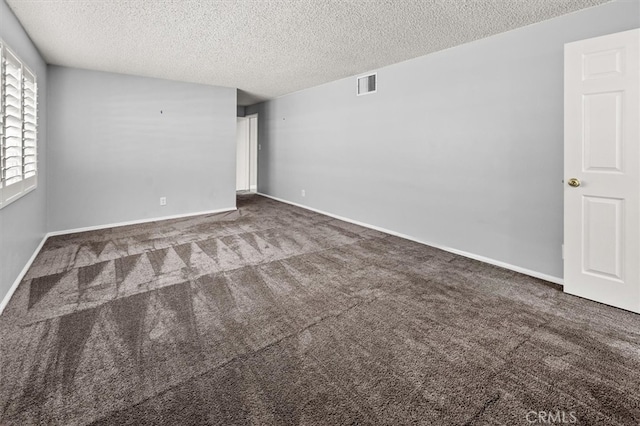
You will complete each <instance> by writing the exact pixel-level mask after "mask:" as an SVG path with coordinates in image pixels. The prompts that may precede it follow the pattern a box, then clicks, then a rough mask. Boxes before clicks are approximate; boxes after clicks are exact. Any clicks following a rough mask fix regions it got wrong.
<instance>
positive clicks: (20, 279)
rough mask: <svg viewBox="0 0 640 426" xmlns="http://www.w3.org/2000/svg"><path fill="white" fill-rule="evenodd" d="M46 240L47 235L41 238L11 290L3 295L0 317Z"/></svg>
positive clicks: (0, 303)
mask: <svg viewBox="0 0 640 426" xmlns="http://www.w3.org/2000/svg"><path fill="white" fill-rule="evenodd" d="M47 238H49V234H47V235H45V236H44V237H42V241H40V244H38V247H36V250H35V251H34V252H33V254H32V255H31V257H30V258H29V260H28V261H27V264H26V265H24V268H22V271H20V273H19V274H18V277H17V278H16V280H15V281H14V282H13V284H12V285H11V288H9V291H8V292H7V294H5V295H4V298H3V299H2V301H0V315H2V312H3V311H4V308H6V307H7V305H8V304H9V300H11V296H13V293H15V291H16V289H17V288H18V286H19V285H20V283H21V282H22V279H23V278H24V276H25V275H26V273H27V271H28V270H29V268H30V267H31V264H32V263H33V261H34V260H36V256H38V253H40V250H42V247H43V246H44V243H45V242H46V241H47Z"/></svg>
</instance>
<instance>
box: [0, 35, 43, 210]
mask: <svg viewBox="0 0 640 426" xmlns="http://www.w3.org/2000/svg"><path fill="white" fill-rule="evenodd" d="M8 61H11V62H12V63H13V64H14V65H15V66H16V67H17V68H18V69H19V86H20V87H19V88H17V89H18V92H19V96H20V99H19V108H16V107H15V104H14V105H10V104H9V101H8V100H7V97H8V95H7V93H5V92H6V89H7V86H6V84H7V83H6V80H7V74H6V73H7V62H8ZM27 84H32V86H33V90H31V89H30V88H28V87H26V86H27ZM14 87H15V86H14ZM27 91H29V92H32V94H28V93H27ZM12 97H13V98H14V99H15V97H14V96H12ZM11 107H12V109H13V110H16V109H19V120H18V121H19V122H20V130H19V134H20V136H19V141H20V146H19V152H20V154H19V155H20V156H21V158H20V165H19V167H20V168H21V172H20V174H19V176H20V181H18V182H15V183H12V184H9V185H7V180H8V179H7V178H6V174H5V173H6V170H7V168H6V167H5V166H6V161H7V155H6V153H7V151H8V146H7V138H9V137H10V136H8V134H9V133H8V131H7V129H8V128H9V127H13V129H14V130H13V133H15V127H16V126H9V125H8V120H7V118H8V117H9V115H8V114H9V113H8V109H9V108H11ZM31 110H32V111H31ZM38 115H39V114H38V79H37V76H36V74H35V73H34V72H33V71H32V70H31V69H30V68H29V67H28V66H27V65H26V64H25V63H24V61H22V60H21V59H20V57H19V56H18V55H16V53H15V52H14V51H13V50H12V49H11V48H9V47H8V46H7V43H6V42H5V41H4V40H2V39H0V209H2V208H4V207H6V206H8V205H9V204H11V203H13V202H14V201H16V200H18V199H20V198H22V197H23V196H25V195H27V194H28V193H30V192H31V191H33V190H35V189H36V188H37V187H38V171H39V167H38ZM27 116H29V117H30V118H27ZM11 117H12V118H13V120H11V121H13V122H16V114H15V112H14V113H12V114H11ZM27 158H28V159H29V163H27V162H26V160H27ZM31 164H33V167H28V165H31ZM26 175H30V176H29V177H25V176H26ZM16 176H18V175H16Z"/></svg>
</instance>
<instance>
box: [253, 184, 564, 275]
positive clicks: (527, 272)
mask: <svg viewBox="0 0 640 426" xmlns="http://www.w3.org/2000/svg"><path fill="white" fill-rule="evenodd" d="M258 195H262V196H263V197H267V198H271V199H272V200H276V201H280V202H282V203H286V204H291V205H292V206H296V207H300V208H303V209H306V210H311V211H313V212H316V213H320V214H323V215H325V216H329V217H333V218H335V219H339V220H342V221H344V222H349V223H353V224H354V225H360V226H363V227H365V228H369V229H373V230H376V231H380V232H384V233H385V234H389V235H393V236H396V237H400V238H404V239H405V240H410V241H413V242H416V243H419V244H424V245H426V246H430V247H435V248H437V249H440V250H444V251H447V252H449V253H453V254H457V255H460V256H464V257H468V258H469V259H474V260H479V261H480V262H484V263H488V264H490V265H495V266H499V267H501V268H504V269H509V270H511V271H515V272H519V273H521V274H524V275H529V276H530V277H534V278H539V279H541V280H545V281H549V282H552V283H554V284H559V285H564V280H563V279H562V278H558V277H554V276H551V275H547V274H544V273H542V272H537V271H532V270H531V269H527V268H522V267H520V266H516V265H511V264H509V263H505V262H502V261H500V260H496V259H491V258H489V257H484V256H480V255H477V254H474V253H469V252H466V251H462V250H458V249H455V248H451V247H447V246H442V245H440V244H434V243H430V242H428V241H422V240H419V239H417V238H415V237H412V236H410V235H406V234H402V233H400V232H396V231H391V230H389V229H385V228H381V227H379V226H375V225H370V224H368V223H364V222H360V221H357V220H353V219H349V218H347V217H343V216H339V215H336V214H333V213H329V212H326V211H323V210H319V209H314V208H313V207H308V206H305V205H303V204H298V203H294V202H293V201H287V200H284V199H282V198H278V197H274V196H271V195H268V194H263V193H261V192H258Z"/></svg>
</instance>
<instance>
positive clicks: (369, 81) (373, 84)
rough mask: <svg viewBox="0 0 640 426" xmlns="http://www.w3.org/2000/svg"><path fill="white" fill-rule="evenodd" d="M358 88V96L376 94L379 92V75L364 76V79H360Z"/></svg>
mask: <svg viewBox="0 0 640 426" xmlns="http://www.w3.org/2000/svg"><path fill="white" fill-rule="evenodd" d="M357 82H358V88H357V91H356V94H357V95H358V96H360V95H368V94H369V93H376V91H377V90H378V75H377V73H373V74H368V75H363V76H362V77H358V79H357Z"/></svg>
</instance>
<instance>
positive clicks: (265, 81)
mask: <svg viewBox="0 0 640 426" xmlns="http://www.w3.org/2000/svg"><path fill="white" fill-rule="evenodd" d="M0 1H1V0H0ZM6 1H7V3H8V4H9V6H10V7H11V9H12V10H13V11H14V13H15V14H16V16H17V17H18V19H19V20H20V22H21V23H22V25H23V26H24V28H25V29H26V31H27V33H28V34H29V36H30V37H31V39H32V40H33V41H34V43H35V44H36V46H37V47H38V48H39V49H40V52H41V53H42V55H43V56H44V58H45V60H46V61H47V62H48V63H50V64H56V65H64V66H69V67H77V68H86V69H92V70H100V71H110V72H116V73H125V74H134V75H141V76H149V77H159V78H167V79H172V80H181V81H189V82H195V83H205V84H212V85H218V86H229V87H237V88H238V89H239V91H238V104H239V105H249V104H252V103H255V102H257V101H260V100H264V99H270V98H274V97H277V96H280V95H284V94H286V93H290V92H294V91H296V90H301V89H305V88H308V87H312V86H316V85H318V84H322V83H326V82H329V81H333V80H337V79H340V78H343V77H348V76H352V75H356V74H361V73H363V72H366V71H370V70H375V69H376V68H380V67H382V66H385V65H389V64H392V63H396V62H400V61H403V60H407V59H411V58H415V57H418V56H422V55H425V54H427V53H430V52H435V51H438V50H442V49H446V48H448V47H452V46H455V45H459V44H462V43H466V42H469V41H472V40H476V39H479V38H483V37H487V36H490V35H492V34H497V33H500V32H504V31H507V30H510V29H513V28H517V27H522V26H525V25H528V24H532V23H535V22H539V21H542V20H546V19H550V18H553V17H555V16H559V15H563V14H566V13H570V12H573V11H576V10H579V9H583V8H586V7H590V6H594V5H597V4H600V3H605V2H607V1H609V0H466V1H463V0H340V1H339V0H278V1H270V0H201V1H189V0H182V1H181V0H6Z"/></svg>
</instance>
